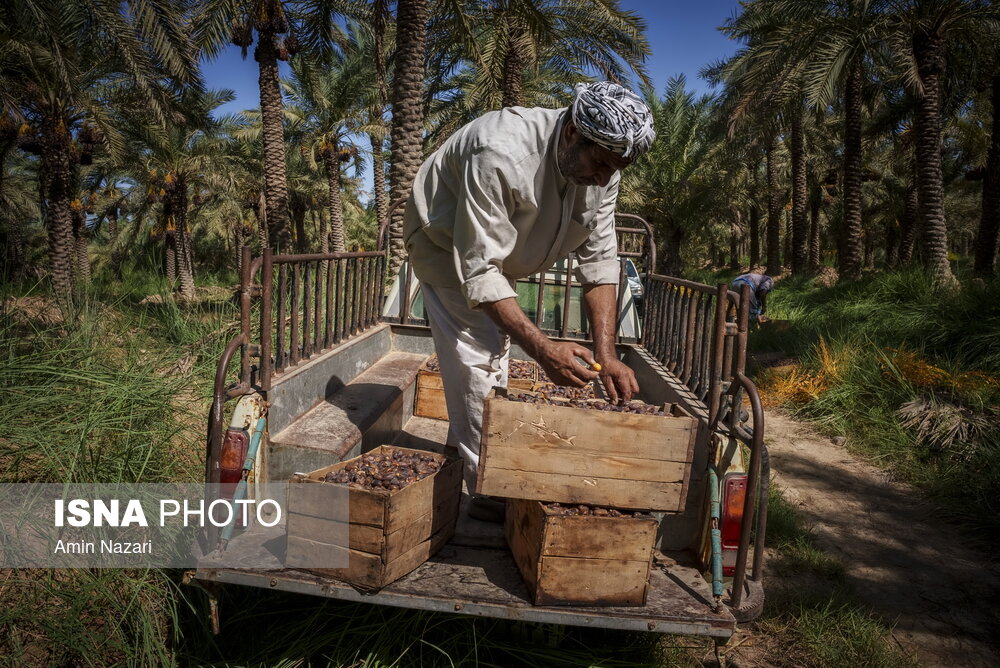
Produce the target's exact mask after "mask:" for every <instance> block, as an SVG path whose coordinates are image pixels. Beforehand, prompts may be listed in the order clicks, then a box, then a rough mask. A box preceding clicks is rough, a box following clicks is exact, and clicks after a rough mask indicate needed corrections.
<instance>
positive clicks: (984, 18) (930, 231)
mask: <svg viewBox="0 0 1000 668" xmlns="http://www.w3.org/2000/svg"><path fill="white" fill-rule="evenodd" d="M889 5H890V7H891V9H892V11H893V17H892V18H893V19H894V23H893V32H892V33H891V34H890V38H891V40H892V45H893V46H894V47H895V49H894V51H895V54H896V55H897V61H898V62H899V63H900V70H901V72H902V76H903V79H904V82H905V84H906V87H907V90H909V91H910V93H911V95H912V96H913V99H914V101H915V105H916V108H915V112H914V131H915V154H916V158H917V200H918V203H919V207H918V218H919V224H920V231H921V234H922V235H923V244H922V250H923V253H924V258H923V259H924V262H925V264H926V265H927V268H928V270H929V272H930V274H931V278H932V280H933V281H934V284H935V285H936V286H938V287H942V288H952V287H954V286H956V285H957V280H956V279H955V275H954V274H953V273H952V270H951V264H950V263H949V261H948V250H949V248H948V229H947V226H946V221H945V208H944V194H945V193H944V175H943V172H942V157H941V148H942V142H941V125H942V101H943V88H944V85H945V83H946V82H947V77H948V74H949V71H948V60H949V58H948V55H949V54H948V49H951V50H952V51H953V52H954V51H959V50H962V49H965V50H967V51H969V52H972V53H975V52H977V51H978V50H981V49H995V45H996V39H997V37H996V36H997V33H998V31H1000V27H998V26H1000V8H997V7H996V5H995V3H992V2H988V1H987V0H890V2H889Z"/></svg>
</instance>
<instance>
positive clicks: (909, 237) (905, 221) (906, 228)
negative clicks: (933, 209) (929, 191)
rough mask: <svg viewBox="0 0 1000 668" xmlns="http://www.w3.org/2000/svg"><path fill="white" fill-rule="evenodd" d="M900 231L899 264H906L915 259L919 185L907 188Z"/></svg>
mask: <svg viewBox="0 0 1000 668" xmlns="http://www.w3.org/2000/svg"><path fill="white" fill-rule="evenodd" d="M899 222H900V231H899V264H900V265H902V266H906V265H908V264H910V262H912V261H913V247H914V246H915V245H916V244H915V241H916V238H917V187H916V186H915V185H912V186H910V187H909V188H907V189H906V195H905V196H904V198H903V218H902V220H900V221H899Z"/></svg>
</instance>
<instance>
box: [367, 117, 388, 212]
mask: <svg viewBox="0 0 1000 668" xmlns="http://www.w3.org/2000/svg"><path fill="white" fill-rule="evenodd" d="M368 140H369V141H370V142H371V144H372V173H373V177H372V190H374V191H375V193H374V196H375V220H377V221H378V224H379V226H381V225H382V223H383V222H384V221H385V219H386V217H387V216H388V215H389V198H388V197H386V192H385V155H384V154H383V153H382V138H381V137H379V136H377V135H374V134H371V135H368Z"/></svg>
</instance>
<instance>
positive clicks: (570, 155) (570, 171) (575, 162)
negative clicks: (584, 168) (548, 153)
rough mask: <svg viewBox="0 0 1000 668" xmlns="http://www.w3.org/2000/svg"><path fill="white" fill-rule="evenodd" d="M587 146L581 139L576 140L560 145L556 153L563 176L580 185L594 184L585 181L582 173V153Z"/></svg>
mask: <svg viewBox="0 0 1000 668" xmlns="http://www.w3.org/2000/svg"><path fill="white" fill-rule="evenodd" d="M585 148H586V147H585V146H583V145H582V144H581V143H580V142H579V141H576V142H573V144H572V145H570V146H565V147H563V146H560V147H559V150H558V151H557V153H556V159H557V160H558V161H559V171H560V172H562V175H563V177H565V179H566V180H567V181H569V182H570V183H574V184H576V185H578V186H589V185H593V184H592V183H590V182H589V181H584V180H583V179H582V178H581V174H580V155H581V154H582V153H583V151H584V149H585Z"/></svg>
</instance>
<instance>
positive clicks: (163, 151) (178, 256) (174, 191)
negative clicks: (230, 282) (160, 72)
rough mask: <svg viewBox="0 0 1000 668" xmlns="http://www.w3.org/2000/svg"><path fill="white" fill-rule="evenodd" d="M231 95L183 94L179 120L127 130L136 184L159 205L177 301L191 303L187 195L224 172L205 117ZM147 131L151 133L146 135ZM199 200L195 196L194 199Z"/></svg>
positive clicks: (217, 126)
mask: <svg viewBox="0 0 1000 668" xmlns="http://www.w3.org/2000/svg"><path fill="white" fill-rule="evenodd" d="M234 97H235V96H234V94H233V93H232V91H228V90H224V91H210V92H208V93H198V92H196V91H193V90H190V89H189V90H186V91H184V92H183V93H182V94H181V95H180V96H179V98H178V100H177V107H178V108H179V109H183V110H184V114H183V115H179V114H177V115H174V117H173V118H172V119H171V122H170V123H169V125H168V126H167V127H166V128H165V130H163V131H156V130H155V129H151V128H147V127H143V126H141V125H138V126H134V127H133V134H134V136H135V137H136V140H137V142H136V143H137V147H136V148H137V150H136V153H135V155H136V157H137V158H138V159H139V160H141V161H142V162H143V163H144V169H143V173H144V174H145V177H146V178H144V179H142V181H140V182H142V183H144V185H145V186H146V188H147V191H148V192H149V193H150V195H151V199H152V200H153V201H156V202H159V203H161V204H162V211H161V215H162V219H161V228H162V229H163V231H164V236H165V237H166V244H165V260H166V262H165V266H166V271H167V277H168V280H169V281H171V282H172V280H173V278H174V276H176V278H177V279H178V281H179V284H180V286H179V287H180V294H181V297H182V298H184V299H187V300H191V299H194V296H195V291H194V260H193V251H192V236H191V224H190V217H189V216H190V204H191V197H192V194H193V193H196V192H199V191H200V190H202V189H203V188H205V187H207V184H208V183H210V182H211V181H212V179H215V178H216V177H215V175H216V174H221V173H226V172H228V171H229V168H230V166H229V160H228V155H227V153H226V151H225V147H226V144H227V141H228V138H227V137H226V136H225V135H224V134H223V133H222V132H221V129H222V127H223V124H222V123H220V122H219V121H215V120H213V119H212V117H211V112H212V111H213V110H214V109H216V108H218V107H219V106H220V105H222V104H224V103H226V102H229V101H231V100H233V99H234ZM151 130H152V131H151ZM199 198H200V195H199Z"/></svg>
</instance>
